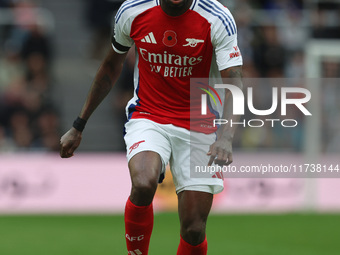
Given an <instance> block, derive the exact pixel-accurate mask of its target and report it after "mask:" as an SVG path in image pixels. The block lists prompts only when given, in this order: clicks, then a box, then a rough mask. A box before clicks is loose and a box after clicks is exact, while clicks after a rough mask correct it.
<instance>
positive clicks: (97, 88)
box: [60, 49, 126, 158]
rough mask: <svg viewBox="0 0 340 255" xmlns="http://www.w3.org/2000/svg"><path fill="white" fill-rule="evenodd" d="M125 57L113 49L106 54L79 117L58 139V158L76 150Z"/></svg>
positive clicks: (114, 80) (120, 69)
mask: <svg viewBox="0 0 340 255" xmlns="http://www.w3.org/2000/svg"><path fill="white" fill-rule="evenodd" d="M125 57H126V53H124V54H118V53H116V52H115V51H114V50H113V49H112V50H110V51H109V52H108V54H107V56H106V57H105V59H104V61H103V63H102V64H101V66H100V68H99V69H98V71H97V74H96V76H95V78H94V81H93V83H92V86H91V88H90V91H89V93H88V96H87V99H86V101H85V103H84V106H83V108H82V110H81V112H80V114H79V117H78V118H77V120H76V121H75V123H74V125H73V127H72V128H71V129H70V130H69V131H67V132H66V133H65V134H64V135H63V136H62V137H61V139H60V156H61V157H62V158H69V157H72V156H73V153H74V151H75V150H76V149H77V148H78V146H79V144H80V142H81V139H82V129H83V128H84V126H85V123H86V121H87V120H88V119H89V118H90V116H91V115H92V113H93V112H94V111H95V109H96V108H97V107H98V105H99V104H100V103H101V102H102V101H103V99H104V98H105V97H106V96H107V95H108V93H109V92H110V90H111V88H112V87H113V85H114V84H115V83H116V81H117V80H118V78H119V75H120V73H121V71H122V68H123V63H124V60H125Z"/></svg>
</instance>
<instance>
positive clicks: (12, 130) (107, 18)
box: [0, 0, 340, 151]
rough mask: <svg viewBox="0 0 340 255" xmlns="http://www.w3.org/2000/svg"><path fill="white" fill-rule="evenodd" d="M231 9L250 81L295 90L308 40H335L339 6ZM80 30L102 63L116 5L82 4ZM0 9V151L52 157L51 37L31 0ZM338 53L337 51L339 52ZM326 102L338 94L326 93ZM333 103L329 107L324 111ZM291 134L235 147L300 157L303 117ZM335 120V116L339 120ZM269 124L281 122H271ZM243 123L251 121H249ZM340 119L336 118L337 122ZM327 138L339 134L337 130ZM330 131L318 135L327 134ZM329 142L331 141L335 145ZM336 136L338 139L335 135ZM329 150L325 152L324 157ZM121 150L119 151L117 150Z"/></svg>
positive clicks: (125, 93) (257, 0) (253, 132)
mask: <svg viewBox="0 0 340 255" xmlns="http://www.w3.org/2000/svg"><path fill="white" fill-rule="evenodd" d="M221 2H222V3H223V4H224V5H226V6H227V7H228V8H229V9H231V11H232V13H233V15H234V17H235V20H236V23H237V26H238V41H239V48H240V49H241V52H242V55H243V59H244V76H245V77H248V78H293V79H294V80H295V81H296V84H291V86H297V85H299V86H300V87H301V86H302V87H303V86H304V84H300V82H301V79H302V78H304V77H305V46H306V42H308V40H310V39H311V38H318V39H340V8H339V7H340V4H338V3H337V2H336V1H304V0H251V1H250V0H237V1H236V0H233V1H232V0H221ZM84 3H86V6H87V8H85V10H86V13H85V15H84V17H86V19H85V22H84V23H85V24H86V26H87V27H88V28H90V29H92V31H93V35H94V36H93V38H92V40H93V46H92V47H91V49H90V50H89V51H91V52H90V54H89V55H90V56H91V58H95V59H101V58H102V56H103V54H104V53H103V51H102V50H101V49H103V48H105V45H107V46H108V47H109V41H110V35H111V31H112V18H113V15H114V12H115V10H117V9H118V8H119V6H120V4H121V3H122V1H121V0H87V1H84ZM1 8H10V10H11V11H12V13H13V17H14V22H13V24H11V25H1V24H0V151H1V150H57V148H58V140H59V138H58V137H59V135H60V134H59V129H60V122H59V116H58V111H57V109H56V108H55V106H54V105H53V104H52V103H51V102H53V101H52V100H51V98H50V94H49V91H50V87H51V83H52V78H51V63H52V61H53V58H52V55H53V54H52V53H53V46H52V45H51V42H50V38H49V34H48V33H46V32H45V31H44V30H43V29H42V27H41V26H39V25H38V22H36V20H35V19H36V16H35V15H34V11H33V10H34V4H33V3H32V2H31V1H29V0H25V1H23V0H0V10H1ZM339 50H340V49H339ZM133 59H134V58H133V52H131V53H130V55H129V57H128V61H127V62H126V64H125V66H124V70H123V73H122V76H121V79H120V82H119V84H118V86H116V88H115V89H116V90H117V91H118V93H115V94H116V97H115V98H114V100H113V102H114V109H115V112H117V113H118V114H116V117H117V118H118V119H119V120H121V122H122V123H124V122H125V116H124V107H125V105H126V102H127V100H128V99H129V98H130V97H131V95H132V93H133V84H132V82H133V80H132V69H133V65H134V63H133ZM339 63H340V61H339V59H324V61H323V63H322V76H323V77H329V78H330V77H333V78H338V77H340V64H339ZM327 93H328V94H329V95H336V94H337V93H339V91H338V88H337V86H329V88H328V89H327ZM271 99H272V97H271V96H270V94H269V95H268V94H266V93H261V92H260V93H258V94H257V95H256V98H255V99H254V104H256V103H258V104H259V105H261V106H264V107H267V106H268V105H269V106H270V105H271ZM325 102H326V103H327V104H328V105H325V106H324V108H325V109H327V108H331V109H338V108H337V107H339V105H338V103H337V100H327V99H325ZM329 104H331V105H329ZM291 113H292V114H291V115H292V116H290V117H291V118H295V119H297V120H299V123H301V125H299V126H298V127H296V128H292V129H287V128H285V129H283V128H282V127H280V126H277V127H275V128H271V127H270V126H268V127H267V128H266V127H264V128H261V129H260V128H259V129H254V128H242V129H238V131H237V136H236V138H235V145H236V147H242V148H250V149H251V148H268V149H270V148H273V147H275V148H278V149H285V148H289V149H294V150H296V151H301V150H302V145H303V127H304V120H303V116H301V114H299V113H298V111H292V112H291ZM336 114H338V113H336ZM271 117H272V118H276V117H278V118H279V117H280V116H271ZM245 118H246V119H251V118H254V116H250V115H249V114H248V115H247V116H245ZM339 119H340V118H339ZM330 127H332V129H331V131H330V132H333V133H334V136H336V134H337V133H339V134H340V130H339V129H340V128H339V125H337V126H336V128H334V125H333V126H332V125H331V124H330ZM328 131H329V130H323V133H325V134H326V133H327V134H328ZM334 136H333V135H330V136H329V137H328V139H329V140H332V137H334ZM339 137H340V136H339ZM327 146H328V145H327V144H326V145H324V148H323V149H325V150H327V148H326V147H327ZM122 148H124V146H122Z"/></svg>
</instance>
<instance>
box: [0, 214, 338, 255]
mask: <svg viewBox="0 0 340 255" xmlns="http://www.w3.org/2000/svg"><path fill="white" fill-rule="evenodd" d="M178 229H179V223H178V216H177V214H176V213H165V214H163V213H162V214H156V216H155V226H154V232H153V236H152V239H151V248H150V252H149V254H150V255H175V254H176V250H177V245H178V242H179V230H178ZM207 231H208V244H209V248H208V255H220V254H226V255H281V254H282V255H287V254H289V255H338V254H340V253H339V252H340V214H277V215H211V216H210V218H209V220H208V230H207ZM0 254H1V255H116V254H117V255H118V254H119V255H121V254H122V255H126V254H127V252H126V251H125V239H124V222H123V216H121V215H118V216H117V215H95V216H0Z"/></svg>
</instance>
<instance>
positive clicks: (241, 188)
mask: <svg viewBox="0 0 340 255" xmlns="http://www.w3.org/2000/svg"><path fill="white" fill-rule="evenodd" d="M328 157H332V156H328ZM260 159H266V161H263V160H262V161H261V160H260ZM334 160H338V159H337V157H336V155H334V157H332V158H331V159H330V158H325V159H320V164H321V167H323V166H324V164H327V162H333V161H334ZM260 161H261V162H262V164H263V165H262V168H263V169H267V172H268V168H269V169H270V166H271V165H270V164H272V169H274V166H276V168H277V169H280V165H278V162H289V164H288V163H286V164H287V167H288V166H290V167H292V166H293V168H294V165H296V166H295V168H296V169H299V166H300V164H301V163H300V162H302V161H303V156H299V154H295V155H294V154H285V153H267V154H258V153H237V152H236V153H235V156H234V163H233V165H235V168H236V169H240V168H241V166H249V167H251V166H258V167H260ZM263 162H265V163H263ZM265 164H267V165H266V166H267V168H264V165H265ZM280 164H281V169H282V168H283V167H284V166H282V163H280ZM291 164H293V165H292V166H291ZM303 167H306V166H305V165H303ZM309 167H310V166H309ZM333 168H334V166H333ZM249 169H250V168H249ZM263 169H262V170H263ZM322 169H323V168H322ZM303 170H304V171H305V170H306V169H304V168H303ZM307 170H308V171H309V173H308V175H307V177H308V178H305V177H306V175H301V176H293V175H289V176H284V175H277V176H276V175H275V174H273V175H271V176H270V175H268V173H266V174H263V173H260V174H257V175H252V174H249V175H248V176H247V175H242V177H239V176H237V177H232V176H231V178H228V173H227V174H224V182H225V189H224V191H223V192H222V193H220V194H218V195H216V196H215V199H214V205H213V211H214V212H217V213H228V212H242V213H253V212H296V211H311V210H312V211H340V196H338V195H337V194H339V193H340V178H336V176H337V175H336V174H335V173H333V175H332V176H331V177H329V176H328V178H325V177H327V176H323V175H321V177H320V175H319V174H318V173H317V172H316V171H314V172H313V170H311V169H307ZM273 171H274V170H273ZM333 172H334V171H333ZM261 176H262V177H261ZM338 176H340V171H339V174H338ZM130 188H131V184H130V177H129V171H128V167H127V160H126V157H125V155H124V154H123V153H118V154H117V153H78V154H76V155H75V156H74V157H73V158H70V159H61V158H60V157H59V155H57V154H41V153H33V154H31V153H30V154H1V155H0V213H1V214H12V213H14V214H15V213H18V214H21V213H123V210H124V206H125V202H126V199H127V197H128V196H129V192H130ZM154 208H155V210H156V211H169V210H170V211H174V210H176V209H177V197H176V194H175V188H174V186H173V184H172V178H171V172H170V171H169V168H168V169H167V173H166V178H165V181H164V182H163V184H161V185H160V186H159V188H158V190H157V193H156V196H155V200H154Z"/></svg>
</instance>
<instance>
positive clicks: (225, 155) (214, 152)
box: [207, 139, 233, 167]
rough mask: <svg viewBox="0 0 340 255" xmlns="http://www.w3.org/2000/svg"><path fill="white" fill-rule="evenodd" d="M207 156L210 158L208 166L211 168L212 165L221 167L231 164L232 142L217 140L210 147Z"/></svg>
mask: <svg viewBox="0 0 340 255" xmlns="http://www.w3.org/2000/svg"><path fill="white" fill-rule="evenodd" d="M207 155H208V156H210V160H209V163H208V166H211V165H212V163H215V164H217V165H219V166H221V167H223V166H228V165H230V164H231V163H232V162H233V153H232V142H231V141H229V140H223V139H219V140H217V141H216V142H214V143H213V144H212V145H210V149H209V152H208V153H207Z"/></svg>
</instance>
